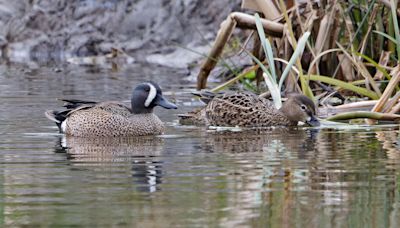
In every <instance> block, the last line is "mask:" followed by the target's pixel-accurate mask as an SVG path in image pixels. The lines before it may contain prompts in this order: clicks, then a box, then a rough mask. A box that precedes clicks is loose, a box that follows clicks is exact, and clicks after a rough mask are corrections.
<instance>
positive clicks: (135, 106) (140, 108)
mask: <svg viewBox="0 0 400 228" xmlns="http://www.w3.org/2000/svg"><path fill="white" fill-rule="evenodd" d="M131 112H132V113H133V114H147V113H152V112H153V108H148V107H145V106H144V104H141V103H139V102H134V101H133V100H132V101H131Z"/></svg>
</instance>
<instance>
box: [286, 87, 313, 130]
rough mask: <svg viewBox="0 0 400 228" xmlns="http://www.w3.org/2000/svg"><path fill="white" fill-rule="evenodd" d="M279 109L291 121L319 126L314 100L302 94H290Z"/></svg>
mask: <svg viewBox="0 0 400 228" xmlns="http://www.w3.org/2000/svg"><path fill="white" fill-rule="evenodd" d="M280 110H281V111H282V112H283V113H284V114H285V115H286V117H287V118H288V119H289V120H291V121H294V122H299V121H301V122H304V123H306V124H308V125H311V126H319V124H320V123H319V121H318V119H317V118H316V117H315V113H316V107H315V104H314V102H313V101H312V100H311V99H310V98H308V97H307V96H304V95H302V94H293V95H290V96H289V97H288V100H287V101H286V102H285V103H284V104H283V105H282V108H281V109H280Z"/></svg>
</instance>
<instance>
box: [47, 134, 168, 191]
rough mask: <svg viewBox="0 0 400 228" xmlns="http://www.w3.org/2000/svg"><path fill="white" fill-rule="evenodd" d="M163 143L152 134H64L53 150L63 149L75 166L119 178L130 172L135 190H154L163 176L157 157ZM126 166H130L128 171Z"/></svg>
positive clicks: (77, 168) (160, 162) (160, 163)
mask: <svg viewBox="0 0 400 228" xmlns="http://www.w3.org/2000/svg"><path fill="white" fill-rule="evenodd" d="M163 145H164V141H163V139H162V138H158V137H153V136H148V137H130V138H125V137H111V138H81V137H68V136H65V135H63V136H60V137H59V138H58V142H57V145H56V146H55V150H54V151H55V152H56V153H65V154H66V157H67V159H68V160H69V161H70V162H71V163H70V164H71V166H72V167H73V169H75V170H80V171H82V170H85V171H94V172H96V173H97V172H103V173H104V174H105V175H107V174H110V175H111V176H113V177H114V176H115V177H117V178H118V179H119V180H123V179H124V178H126V174H127V172H129V174H128V175H129V176H130V177H131V178H132V179H133V183H134V186H135V188H136V189H137V191H143V192H154V191H157V190H158V187H159V186H158V185H159V184H160V183H161V182H162V177H163V173H162V163H163V162H162V160H161V159H160V156H161V154H162V151H163ZM127 167H131V168H130V170H129V171H127V169H126V168H127ZM96 173H94V174H93V177H96V175H97V174H96ZM119 180H118V181H119ZM111 181H112V180H111Z"/></svg>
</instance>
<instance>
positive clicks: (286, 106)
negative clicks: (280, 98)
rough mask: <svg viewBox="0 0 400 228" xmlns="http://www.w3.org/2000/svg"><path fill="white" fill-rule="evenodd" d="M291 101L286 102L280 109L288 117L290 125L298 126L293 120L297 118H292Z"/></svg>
mask: <svg viewBox="0 0 400 228" xmlns="http://www.w3.org/2000/svg"><path fill="white" fill-rule="evenodd" d="M291 105H293V104H290V102H289V101H286V102H284V103H283V104H282V107H281V108H280V109H279V112H280V113H281V114H282V115H283V116H284V117H286V119H287V120H288V121H289V122H290V125H297V124H298V121H295V120H293V119H294V118H295V117H293V116H291V113H292V110H291Z"/></svg>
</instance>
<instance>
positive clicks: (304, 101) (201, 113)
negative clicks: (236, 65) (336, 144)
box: [178, 91, 320, 128]
mask: <svg viewBox="0 0 400 228" xmlns="http://www.w3.org/2000/svg"><path fill="white" fill-rule="evenodd" d="M194 94H195V95H196V96H199V97H200V100H202V101H203V102H204V103H206V106H205V107H203V108H200V109H198V110H194V111H191V112H189V113H187V114H181V115H178V116H179V118H180V120H179V122H180V123H181V124H183V125H187V124H189V125H204V124H205V125H208V126H221V127H250V128H253V127H273V126H283V127H290V126H297V125H298V124H299V122H303V123H305V124H307V125H309V126H319V125H320V123H319V120H318V119H317V118H316V106H315V104H314V102H313V101H312V100H311V99H310V98H308V97H307V96H305V95H302V94H297V93H296V94H290V95H288V97H287V100H286V101H285V102H284V103H283V105H282V107H281V108H280V109H277V108H276V107H275V106H274V104H273V103H272V102H271V101H269V100H268V99H266V98H263V97H260V96H257V95H256V94H253V93H249V92H227V93H218V94H216V93H212V92H209V91H205V92H203V91H201V92H199V93H194Z"/></svg>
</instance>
